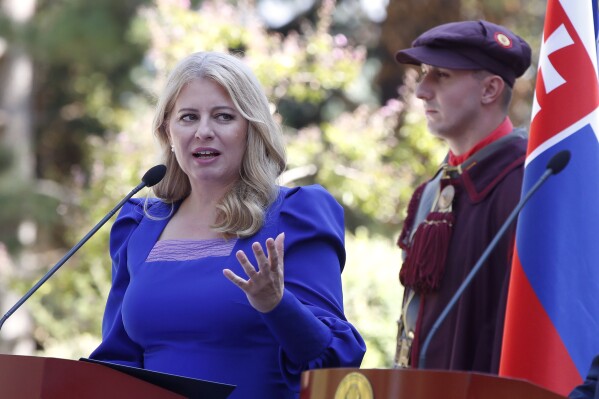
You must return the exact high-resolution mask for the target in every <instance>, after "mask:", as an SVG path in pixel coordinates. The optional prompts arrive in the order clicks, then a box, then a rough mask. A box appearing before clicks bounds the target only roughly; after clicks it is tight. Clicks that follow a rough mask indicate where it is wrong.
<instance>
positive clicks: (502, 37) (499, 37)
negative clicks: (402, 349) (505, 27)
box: [495, 32, 512, 48]
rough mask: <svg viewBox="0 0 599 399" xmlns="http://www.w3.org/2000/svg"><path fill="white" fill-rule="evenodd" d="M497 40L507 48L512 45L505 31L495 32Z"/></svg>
mask: <svg viewBox="0 0 599 399" xmlns="http://www.w3.org/2000/svg"><path fill="white" fill-rule="evenodd" d="M495 41H496V42H497V43H499V45H500V46H502V47H505V48H510V47H512V41H511V40H510V38H509V37H507V36H506V35H505V34H504V33H501V32H497V33H495Z"/></svg>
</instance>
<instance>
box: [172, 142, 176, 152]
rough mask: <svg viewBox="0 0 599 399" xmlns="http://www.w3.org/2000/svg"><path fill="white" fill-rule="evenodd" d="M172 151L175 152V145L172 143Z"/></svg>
mask: <svg viewBox="0 0 599 399" xmlns="http://www.w3.org/2000/svg"><path fill="white" fill-rule="evenodd" d="M171 152H175V145H174V144H171Z"/></svg>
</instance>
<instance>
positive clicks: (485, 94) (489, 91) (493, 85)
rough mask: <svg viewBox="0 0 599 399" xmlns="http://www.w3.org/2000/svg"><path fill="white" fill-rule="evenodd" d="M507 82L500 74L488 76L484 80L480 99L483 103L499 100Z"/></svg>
mask: <svg viewBox="0 0 599 399" xmlns="http://www.w3.org/2000/svg"><path fill="white" fill-rule="evenodd" d="M505 84H506V83H505V81H504V80H503V79H502V78H501V77H500V76H498V75H489V76H486V77H485V78H484V79H483V80H482V95H481V99H480V100H481V102H482V104H484V105H488V104H492V103H494V102H496V101H499V100H500V98H501V95H502V93H503V90H504V89H505Z"/></svg>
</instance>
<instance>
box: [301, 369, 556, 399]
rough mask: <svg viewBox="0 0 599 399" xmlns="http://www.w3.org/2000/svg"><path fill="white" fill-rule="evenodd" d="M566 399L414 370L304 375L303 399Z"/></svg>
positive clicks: (498, 380)
mask: <svg viewBox="0 0 599 399" xmlns="http://www.w3.org/2000/svg"><path fill="white" fill-rule="evenodd" d="M341 398H343V399H345V398H361V399H433V398H434V399H439V398H443V399H564V397H563V396H560V395H558V394H556V393H553V392H551V391H548V390H546V389H544V388H541V387H540V386H538V385H535V384H532V383H530V382H528V381H524V380H517V379H512V378H503V377H497V376H494V375H488V374H481V373H469V372H456V371H441V370H414V369H399V370H396V369H350V368H339V369H321V370H311V371H307V372H304V373H302V382H301V393H300V399H341Z"/></svg>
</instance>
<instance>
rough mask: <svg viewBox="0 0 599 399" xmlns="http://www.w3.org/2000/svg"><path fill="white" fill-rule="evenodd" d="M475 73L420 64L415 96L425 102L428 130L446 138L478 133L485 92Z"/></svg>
mask: <svg viewBox="0 0 599 399" xmlns="http://www.w3.org/2000/svg"><path fill="white" fill-rule="evenodd" d="M478 73H480V71H473V70H458V69H446V68H439V67H434V66H430V65H422V75H421V78H420V81H419V83H418V86H417V88H416V96H417V97H418V98H419V99H421V100H422V101H423V102H424V110H425V115H426V119H427V123H428V128H429V130H430V131H431V133H433V134H434V135H436V136H438V137H441V138H443V139H448V140H460V139H461V138H464V137H465V136H467V135H471V134H477V132H476V131H475V129H477V126H479V125H478V124H477V121H478V120H480V116H481V115H480V113H481V111H482V103H481V97H482V95H483V93H484V86H483V80H482V79H481V78H480V76H478V75H477V74H478Z"/></svg>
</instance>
